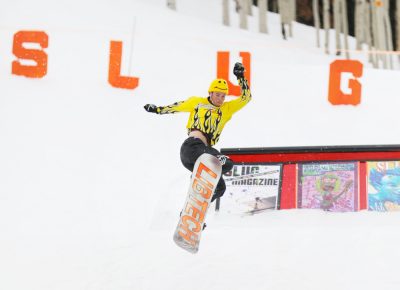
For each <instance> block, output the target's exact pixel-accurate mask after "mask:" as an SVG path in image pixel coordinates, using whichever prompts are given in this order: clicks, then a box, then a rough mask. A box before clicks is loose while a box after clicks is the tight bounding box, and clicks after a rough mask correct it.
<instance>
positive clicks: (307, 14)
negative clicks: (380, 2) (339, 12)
mask: <svg viewBox="0 0 400 290" xmlns="http://www.w3.org/2000/svg"><path fill="white" fill-rule="evenodd" d="M333 1H334V0H330V6H331V8H330V14H331V17H330V20H331V25H330V27H331V28H333ZM371 1H372V0H371ZM318 2H319V14H320V22H321V27H323V23H324V22H323V21H324V19H323V15H322V13H323V11H322V9H323V0H319V1H318ZM355 2H356V0H348V1H346V4H347V17H348V24H349V34H350V35H351V36H354V16H355ZM253 3H254V5H257V0H253ZM277 5H278V0H269V1H268V10H269V11H272V12H273V9H274V6H275V7H276V6H277ZM396 10H397V7H396V0H389V16H390V23H391V26H392V36H393V39H392V41H393V47H395V48H396V35H397V33H396ZM296 21H297V22H299V23H303V24H306V25H310V26H314V16H313V9H312V0H297V1H296ZM397 50H400V48H399V47H398V48H397Z"/></svg>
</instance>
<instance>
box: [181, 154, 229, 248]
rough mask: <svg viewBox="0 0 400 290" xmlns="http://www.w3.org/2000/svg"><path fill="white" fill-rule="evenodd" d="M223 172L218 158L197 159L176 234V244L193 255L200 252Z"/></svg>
mask: <svg viewBox="0 0 400 290" xmlns="http://www.w3.org/2000/svg"><path fill="white" fill-rule="evenodd" d="M221 171H222V166H221V163H220V162H219V160H218V159H217V157H215V156H213V155H211V154H208V153H204V154H202V155H201V156H200V157H199V158H197V160H196V163H195V165H194V168H193V174H192V177H191V180H190V186H189V190H188V193H187V196H186V200H185V204H184V206H183V209H182V212H181V216H180V218H179V222H178V225H177V227H176V230H175V233H174V241H175V243H176V244H177V245H178V246H179V247H181V248H182V249H184V250H186V251H188V252H190V253H192V254H195V253H197V252H198V250H199V244H200V238H201V233H202V230H203V225H204V220H205V217H206V214H207V210H208V208H209V206H210V203H211V198H212V196H213V194H214V191H215V188H216V187H217V184H218V181H219V179H220V178H221Z"/></svg>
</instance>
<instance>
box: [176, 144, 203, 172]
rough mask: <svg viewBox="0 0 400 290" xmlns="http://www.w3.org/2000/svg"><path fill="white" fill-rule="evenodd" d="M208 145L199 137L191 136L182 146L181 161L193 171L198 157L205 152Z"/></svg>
mask: <svg viewBox="0 0 400 290" xmlns="http://www.w3.org/2000/svg"><path fill="white" fill-rule="evenodd" d="M205 148H206V145H204V143H203V142H202V141H201V140H200V139H197V138H193V137H189V138H187V139H186V140H185V142H183V144H182V146H181V152H180V156H181V161H182V164H183V166H185V168H187V169H188V170H190V171H193V167H194V164H195V163H196V160H197V158H199V157H200V155H201V154H203V153H204V152H205Z"/></svg>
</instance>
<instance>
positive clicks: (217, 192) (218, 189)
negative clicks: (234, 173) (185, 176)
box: [211, 176, 226, 202]
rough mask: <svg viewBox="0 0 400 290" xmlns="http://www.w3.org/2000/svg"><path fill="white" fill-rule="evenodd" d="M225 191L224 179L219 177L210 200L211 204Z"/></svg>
mask: <svg viewBox="0 0 400 290" xmlns="http://www.w3.org/2000/svg"><path fill="white" fill-rule="evenodd" d="M225 190H226V185H225V181H224V178H223V177H222V176H221V179H220V180H219V181H218V184H217V187H216V188H215V191H214V194H213V196H212V198H211V202H213V201H214V200H216V199H217V198H219V197H221V196H223V195H224V193H225Z"/></svg>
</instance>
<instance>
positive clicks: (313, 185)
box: [297, 162, 358, 212]
mask: <svg viewBox="0 0 400 290" xmlns="http://www.w3.org/2000/svg"><path fill="white" fill-rule="evenodd" d="M298 175H299V176H298V177H299V178H298V181H299V184H298V196H297V206H298V208H315V209H323V210H325V211H333V212H347V211H356V210H358V162H343V163H323V164H322V163H312V164H299V166H298Z"/></svg>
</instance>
